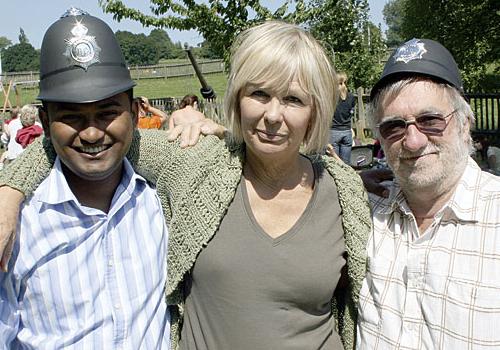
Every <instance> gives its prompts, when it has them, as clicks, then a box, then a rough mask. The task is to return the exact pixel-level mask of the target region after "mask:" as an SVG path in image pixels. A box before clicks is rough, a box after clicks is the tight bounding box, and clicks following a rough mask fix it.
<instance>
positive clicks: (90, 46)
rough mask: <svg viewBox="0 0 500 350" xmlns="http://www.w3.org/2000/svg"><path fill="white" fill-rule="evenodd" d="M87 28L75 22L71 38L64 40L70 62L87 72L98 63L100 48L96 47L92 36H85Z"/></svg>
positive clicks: (65, 54) (65, 53)
mask: <svg viewBox="0 0 500 350" xmlns="http://www.w3.org/2000/svg"><path fill="white" fill-rule="evenodd" d="M87 32H88V28H87V27H85V25H84V24H83V23H82V22H80V21H76V23H75V25H74V26H73V29H71V34H73V37H72V38H69V39H66V44H67V45H66V51H65V52H64V56H66V57H67V58H68V59H69V60H70V62H71V63H72V64H73V65H75V66H79V67H82V68H83V69H85V70H87V69H88V67H90V66H91V65H92V64H94V63H98V62H99V53H100V52H101V48H100V47H99V45H97V42H96V40H95V37H94V36H90V35H87Z"/></svg>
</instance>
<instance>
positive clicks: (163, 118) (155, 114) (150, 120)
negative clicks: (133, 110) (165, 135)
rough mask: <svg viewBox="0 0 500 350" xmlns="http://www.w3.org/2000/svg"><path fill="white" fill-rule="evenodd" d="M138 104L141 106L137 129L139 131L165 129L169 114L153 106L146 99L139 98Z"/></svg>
mask: <svg viewBox="0 0 500 350" xmlns="http://www.w3.org/2000/svg"><path fill="white" fill-rule="evenodd" d="M137 103H138V105H139V118H138V121H137V127H138V128H139V129H163V127H164V126H165V125H166V124H167V119H168V116H167V113H165V112H164V111H162V110H160V109H158V108H156V107H153V106H151V104H150V103H149V100H148V99H147V98H146V97H143V96H141V97H138V98H137Z"/></svg>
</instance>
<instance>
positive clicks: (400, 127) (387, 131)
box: [379, 119, 406, 140]
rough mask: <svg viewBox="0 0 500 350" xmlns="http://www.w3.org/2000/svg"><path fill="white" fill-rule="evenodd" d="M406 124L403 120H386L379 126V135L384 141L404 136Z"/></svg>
mask: <svg viewBox="0 0 500 350" xmlns="http://www.w3.org/2000/svg"><path fill="white" fill-rule="evenodd" d="M405 130H406V123H405V122H404V121H403V120H398V119H396V120H388V121H386V122H383V123H381V124H380V125H379V131H380V135H382V137H383V138H384V139H386V140H392V139H396V138H398V137H401V135H404V133H405Z"/></svg>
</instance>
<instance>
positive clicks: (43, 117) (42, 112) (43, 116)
mask: <svg viewBox="0 0 500 350" xmlns="http://www.w3.org/2000/svg"><path fill="white" fill-rule="evenodd" d="M45 108H46V107H42V108H40V109H39V111H38V115H39V117H40V121H41V122H42V127H43V132H44V133H45V137H46V138H48V139H50V127H49V125H50V122H49V115H48V113H47V110H46V109H45Z"/></svg>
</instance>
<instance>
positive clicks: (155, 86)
mask: <svg viewBox="0 0 500 350" xmlns="http://www.w3.org/2000/svg"><path fill="white" fill-rule="evenodd" d="M205 80H206V81H207V84H208V85H210V86H211V87H212V89H214V91H215V93H216V94H217V96H218V97H219V98H220V99H222V98H223V97H224V92H225V91H226V85H227V76H226V74H224V73H217V74H208V75H206V76H205ZM136 83H137V85H136V87H135V88H134V95H135V96H146V97H148V98H160V97H177V98H182V97H183V96H185V95H187V94H195V95H198V96H199V97H201V94H200V87H201V85H200V82H199V81H198V79H197V78H196V76H194V75H192V76H186V77H176V78H168V79H164V78H158V79H140V80H137V81H136ZM17 92H18V94H17V95H16V94H15V93H14V92H13V90H11V93H10V102H11V104H12V105H19V106H22V105H25V104H27V103H36V102H37V100H36V97H37V96H38V87H32V88H28V87H19V88H18V89H17ZM4 101H5V99H4V95H3V94H2V93H0V112H1V109H2V108H3V104H4Z"/></svg>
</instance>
